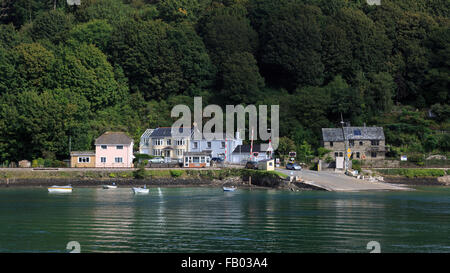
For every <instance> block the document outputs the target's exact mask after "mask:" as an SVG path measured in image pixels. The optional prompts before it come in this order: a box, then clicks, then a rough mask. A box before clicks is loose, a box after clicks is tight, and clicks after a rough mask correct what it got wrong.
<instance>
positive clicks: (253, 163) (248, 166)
mask: <svg viewBox="0 0 450 273" xmlns="http://www.w3.org/2000/svg"><path fill="white" fill-rule="evenodd" d="M245 168H246V169H254V170H257V169H258V162H257V161H247V163H246V164H245Z"/></svg>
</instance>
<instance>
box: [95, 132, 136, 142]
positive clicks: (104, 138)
mask: <svg viewBox="0 0 450 273" xmlns="http://www.w3.org/2000/svg"><path fill="white" fill-rule="evenodd" d="M132 141H133V139H132V138H131V137H129V136H128V135H127V134H125V133H124V132H106V133H104V134H103V135H101V136H99V137H98V138H97V139H96V140H95V145H100V144H123V145H130V144H131V142H132Z"/></svg>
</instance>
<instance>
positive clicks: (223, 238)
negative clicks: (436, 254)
mask: <svg viewBox="0 0 450 273" xmlns="http://www.w3.org/2000/svg"><path fill="white" fill-rule="evenodd" d="M443 194H444V195H443V196H440V195H439V194H437V193H436V192H432V193H428V192H414V193H411V192H408V193H403V192H402V193H387V192H384V193H371V194H368V193H346V194H344V193H327V192H283V191H266V190H244V189H239V190H238V191H236V192H223V191H222V189H220V188H218V189H215V188H152V189H151V190H150V194H148V195H141V196H139V195H138V196H137V195H134V194H133V193H132V191H131V190H130V189H128V188H119V189H116V190H103V189H87V188H86V189H75V190H74V192H73V193H72V194H69V195H49V194H48V193H47V192H46V191H45V190H42V189H15V190H1V189H0V219H1V222H2V225H0V245H1V246H2V248H1V250H0V251H6V252H8V251H13V250H15V251H41V252H65V245H66V244H67V242H69V241H73V240H75V241H79V242H80V244H81V246H82V252H93V251H94V252H208V251H219V252H241V251H244V252H367V250H366V249H365V247H366V244H367V242H369V241H372V240H375V241H379V242H380V243H381V245H382V251H383V252H396V251H407V252H414V251H448V249H449V246H450V242H449V238H448V236H446V235H445V234H447V232H448V229H449V228H450V214H449V211H450V200H448V198H447V199H446V198H445V196H447V197H448V192H447V191H444V192H443Z"/></svg>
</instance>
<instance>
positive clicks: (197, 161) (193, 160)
mask: <svg viewBox="0 0 450 273" xmlns="http://www.w3.org/2000/svg"><path fill="white" fill-rule="evenodd" d="M192 162H194V163H199V162H200V158H199V157H198V156H194V157H193V158H192Z"/></svg>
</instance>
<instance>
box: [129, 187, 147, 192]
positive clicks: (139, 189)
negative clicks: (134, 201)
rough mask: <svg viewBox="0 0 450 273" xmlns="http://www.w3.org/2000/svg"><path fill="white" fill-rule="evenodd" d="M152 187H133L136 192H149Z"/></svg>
mask: <svg viewBox="0 0 450 273" xmlns="http://www.w3.org/2000/svg"><path fill="white" fill-rule="evenodd" d="M149 191H150V189H147V186H144V187H143V188H135V187H133V192H134V193H149Z"/></svg>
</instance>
